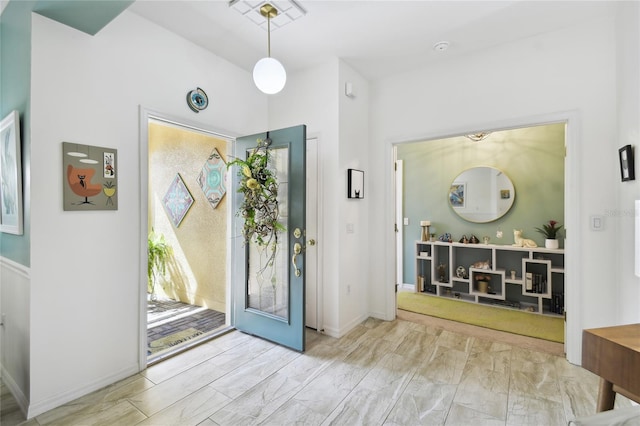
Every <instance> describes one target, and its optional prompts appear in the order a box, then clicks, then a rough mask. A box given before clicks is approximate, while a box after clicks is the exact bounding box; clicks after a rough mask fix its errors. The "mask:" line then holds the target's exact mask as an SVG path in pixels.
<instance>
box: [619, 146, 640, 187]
mask: <svg viewBox="0 0 640 426" xmlns="http://www.w3.org/2000/svg"><path fill="white" fill-rule="evenodd" d="M618 155H619V157H620V177H621V179H622V181H623V182H625V181H628V180H635V178H636V173H635V166H634V161H633V148H632V147H631V145H625V146H623V147H622V148H620V149H619V150H618Z"/></svg>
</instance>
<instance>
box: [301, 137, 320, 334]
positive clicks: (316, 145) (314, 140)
mask: <svg viewBox="0 0 640 426" xmlns="http://www.w3.org/2000/svg"><path fill="white" fill-rule="evenodd" d="M310 149H311V150H313V156H314V157H315V159H312V160H314V163H315V164H313V165H312V167H313V168H315V172H316V173H315V178H316V182H315V185H314V189H315V193H316V201H315V204H316V211H315V217H316V220H315V226H316V232H315V235H310V236H308V237H310V238H314V239H315V240H316V245H315V246H314V248H313V250H311V253H313V254H315V264H316V266H315V269H316V273H315V281H316V283H315V290H316V291H315V295H314V296H315V311H316V317H315V324H316V330H317V331H319V332H320V331H322V330H323V326H322V324H323V323H322V321H323V316H322V307H323V304H322V297H321V295H322V285H323V284H322V283H323V281H322V247H323V242H324V239H323V238H322V235H323V221H322V217H323V215H322V214H321V212H322V200H323V197H322V182H323V180H322V167H320V164H321V162H320V158H321V151H322V145H321V144H320V137H319V136H317V135H314V134H307V172H308V171H309V169H310V168H311V167H310V165H311V161H309V160H310V158H309V155H308V153H309V150H310ZM310 177H311V176H310V175H309V173H307V198H308V195H309V192H310V191H309V190H308V189H309V186H310V185H311V184H313V181H310V180H309V178H310ZM310 211H311V210H310V209H309V203H307V228H309V223H310V221H309V213H310ZM307 241H308V238H307ZM305 255H306V256H308V255H309V251H306V252H305ZM307 265H309V258H308V257H307ZM308 270H309V267H308V266H307V271H308ZM306 278H307V282H309V278H310V276H309V275H307V277H306ZM307 290H308V288H307ZM309 295H310V293H309V292H307V298H308V297H309ZM307 312H308V311H307ZM305 322H306V319H305Z"/></svg>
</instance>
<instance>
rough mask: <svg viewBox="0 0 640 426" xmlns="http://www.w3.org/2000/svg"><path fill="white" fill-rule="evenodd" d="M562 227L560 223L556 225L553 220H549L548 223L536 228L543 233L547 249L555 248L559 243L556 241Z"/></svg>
mask: <svg viewBox="0 0 640 426" xmlns="http://www.w3.org/2000/svg"><path fill="white" fill-rule="evenodd" d="M560 229H562V225H558V222H556V221H555V220H550V221H549V222H548V223H545V224H544V225H542V228H536V231H538V232H539V233H541V234H542V235H544V238H545V240H544V246H545V247H546V248H548V249H557V248H558V247H559V246H560V244H559V243H558V233H559V231H560Z"/></svg>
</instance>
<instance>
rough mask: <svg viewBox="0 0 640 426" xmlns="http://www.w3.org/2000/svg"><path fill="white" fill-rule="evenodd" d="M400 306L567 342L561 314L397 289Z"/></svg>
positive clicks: (405, 308) (507, 330) (511, 331)
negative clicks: (556, 314)
mask: <svg viewBox="0 0 640 426" xmlns="http://www.w3.org/2000/svg"><path fill="white" fill-rule="evenodd" d="M398 309H402V310H405V311H410V312H416V313H418V314H424V315H430V316H432V317H438V318H444V319H448V320H452V321H458V322H463V323H466V324H471V325H477V326H480V327H485V328H491V329H493V330H500V331H506V332H509V333H514V334H520V335H523V336H529V337H535V338H538V339H544V340H549V341H552V342H559V343H564V319H563V318H561V317H550V316H545V315H538V314H534V313H530V312H524V311H518V310H515V309H508V308H502V307H492V306H486V305H479V304H476V303H470V302H463V301H460V300H454V299H447V298H444V297H436V296H430V295H424V294H417V293H411V292H400V293H398Z"/></svg>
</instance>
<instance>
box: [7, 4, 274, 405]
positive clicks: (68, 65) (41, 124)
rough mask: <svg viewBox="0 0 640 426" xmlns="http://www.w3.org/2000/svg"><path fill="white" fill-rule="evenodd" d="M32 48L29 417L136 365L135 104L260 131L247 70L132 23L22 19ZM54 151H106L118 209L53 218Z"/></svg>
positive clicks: (238, 130)
mask: <svg viewBox="0 0 640 426" xmlns="http://www.w3.org/2000/svg"><path fill="white" fill-rule="evenodd" d="M32 45H33V50H32V89H31V93H32V99H31V105H32V162H31V192H32V194H33V197H32V198H33V199H32V203H33V208H32V210H31V211H32V217H31V226H32V228H31V229H32V241H31V247H32V253H31V318H30V321H31V324H30V330H31V336H30V346H31V347H30V352H31V360H30V365H29V369H30V371H27V372H26V374H27V375H30V381H31V383H30V395H29V400H30V407H29V416H33V415H36V414H38V413H41V412H43V411H46V410H47V409H49V408H52V407H54V406H57V405H59V404H61V403H63V402H66V401H69V400H71V399H73V398H75V397H77V396H80V395H82V394H84V393H87V392H89V391H91V390H94V389H96V388H99V387H100V386H104V385H106V384H108V383H112V382H113V381H115V380H116V379H118V378H123V377H126V376H128V375H130V374H132V373H134V372H137V371H138V370H139V369H140V368H141V367H142V366H140V365H138V360H139V354H138V342H139V338H140V337H139V331H140V324H139V319H140V315H139V312H140V306H141V301H140V286H141V285H145V283H140V282H139V281H140V277H141V276H145V272H144V270H143V271H141V268H140V266H141V265H140V263H141V256H140V255H139V252H140V251H139V245H140V241H144V240H145V239H144V236H143V235H141V232H143V233H145V234H146V229H144V230H140V229H139V228H140V226H139V224H140V220H141V215H145V216H146V200H144V199H142V200H141V196H140V195H141V188H140V183H141V178H140V176H139V168H140V167H139V165H140V153H139V140H138V135H139V125H138V115H139V113H138V108H139V106H140V105H142V106H144V107H146V108H149V109H152V110H155V111H158V112H161V113H164V114H167V115H169V116H174V117H184V118H185V119H186V120H188V121H189V122H196V123H201V124H202V125H203V126H205V127H207V128H214V129H226V130H223V131H224V132H225V133H227V134H231V135H232V136H234V135H236V134H251V133H256V132H258V131H261V130H262V129H264V128H265V127H266V125H267V101H266V97H265V96H264V95H262V94H260V93H259V92H258V91H257V90H256V89H255V87H254V86H253V83H252V80H251V76H250V75H249V74H248V73H247V72H245V71H242V70H240V69H238V68H237V67H235V66H232V65H230V64H229V63H227V62H225V61H222V60H220V59H219V58H217V57H214V56H212V55H211V54H209V53H207V52H206V51H204V50H203V49H201V48H199V47H197V46H195V45H193V44H191V43H189V42H187V41H185V40H183V39H181V38H178V37H176V36H174V35H173V34H171V33H169V32H167V31H165V30H163V29H161V28H160V27H158V26H156V25H154V24H151V23H149V22H148V21H146V20H144V19H142V18H140V17H138V16H136V15H134V14H132V13H129V12H125V13H123V14H122V15H120V16H119V17H118V18H117V19H116V20H114V21H113V22H112V23H110V24H109V25H108V26H107V27H106V28H105V29H103V30H102V31H101V32H100V33H98V34H97V35H96V36H95V37H91V36H88V35H86V34H84V33H81V32H78V31H75V30H73V29H71V28H69V27H66V26H63V25H60V24H58V23H55V22H53V21H50V20H48V19H46V18H43V17H40V16H38V15H34V16H33V40H32ZM196 87H201V88H203V89H204V90H205V91H206V92H207V94H208V96H209V101H210V103H209V108H208V109H206V110H205V111H202V112H200V113H199V114H195V113H193V112H191V110H189V109H188V107H187V105H186V100H185V99H186V93H187V92H188V91H190V90H192V89H194V88H196ZM63 141H68V142H77V143H81V144H88V145H98V146H106V147H113V148H116V149H117V150H118V159H119V165H118V169H117V171H118V173H119V178H118V179H119V180H118V183H119V191H118V197H119V199H118V205H119V209H118V211H115V212H113V211H104V212H101V211H94V212H64V211H62V183H63V177H62V175H61V171H60V169H61V164H62V158H61V157H62V152H61V151H62V149H61V142H63ZM142 182H144V179H143V181H142ZM16 350H17V349H16ZM19 373H22V372H19Z"/></svg>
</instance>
